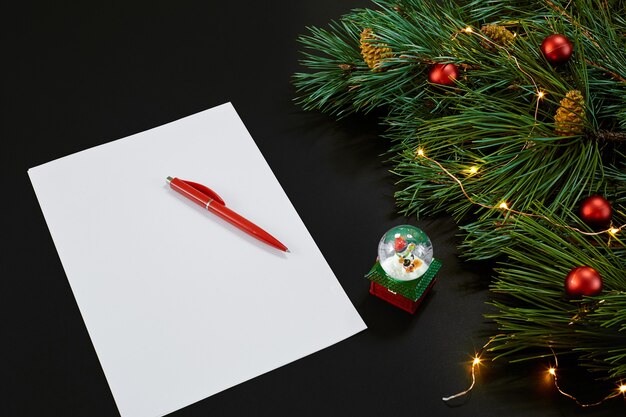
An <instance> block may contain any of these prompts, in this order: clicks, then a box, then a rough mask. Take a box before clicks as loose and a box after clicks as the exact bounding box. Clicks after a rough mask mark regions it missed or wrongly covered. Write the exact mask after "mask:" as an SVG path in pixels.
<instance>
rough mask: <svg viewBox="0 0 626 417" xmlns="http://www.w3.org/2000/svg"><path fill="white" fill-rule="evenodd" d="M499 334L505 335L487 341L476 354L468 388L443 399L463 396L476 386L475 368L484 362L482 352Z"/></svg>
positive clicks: (448, 399) (447, 399)
mask: <svg viewBox="0 0 626 417" xmlns="http://www.w3.org/2000/svg"><path fill="white" fill-rule="evenodd" d="M499 336H504V335H502V334H498V335H495V336H494V337H492V338H491V339H489V341H488V342H487V343H485V344H484V345H483V347H482V348H481V349H480V351H478V353H477V354H476V355H474V359H473V360H472V367H471V374H472V383H471V384H470V386H469V387H468V388H467V389H466V390H464V391H461V392H459V393H456V394H454V395H450V396H449V397H443V398H442V400H443V401H446V402H447V401H450V400H451V399H453V398H458V397H462V396H464V395H467V394H468V393H469V392H470V391H471V390H472V389H473V388H474V385H475V384H476V372H475V369H476V367H477V366H478V365H480V364H481V363H482V362H481V359H480V356H481V355H482V353H483V351H484V350H485V348H487V346H489V345H490V344H491V342H493V341H494V340H495V339H496V337H499Z"/></svg>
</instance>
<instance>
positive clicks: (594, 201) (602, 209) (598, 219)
mask: <svg viewBox="0 0 626 417" xmlns="http://www.w3.org/2000/svg"><path fill="white" fill-rule="evenodd" d="M579 215H580V218H581V219H582V220H583V221H584V222H585V223H587V224H588V225H589V226H590V227H592V228H594V229H604V228H606V227H609V225H610V224H611V217H612V216H613V208H612V207H611V203H609V202H608V201H607V199H606V198H604V197H602V196H601V195H592V196H591V197H587V198H585V199H584V200H583V202H582V203H580V211H579Z"/></svg>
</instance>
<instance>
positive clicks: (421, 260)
mask: <svg viewBox="0 0 626 417" xmlns="http://www.w3.org/2000/svg"><path fill="white" fill-rule="evenodd" d="M432 260H433V244H432V243H431V241H430V239H429V238H428V236H427V235H426V233H424V232H423V231H422V230H420V229H418V228H417V227H415V226H411V225H408V224H405V225H401V226H395V227H393V228H391V229H389V230H388V231H387V233H385V234H384V235H383V237H382V239H380V243H379V244H378V261H379V262H380V266H381V267H382V268H383V270H384V271H385V272H386V273H387V275H389V277H391V278H393V279H396V280H398V281H412V280H414V279H417V278H419V277H421V276H422V275H424V273H425V272H426V271H427V270H428V267H429V266H430V264H431V262H432Z"/></svg>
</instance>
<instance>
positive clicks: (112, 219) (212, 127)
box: [28, 103, 365, 417]
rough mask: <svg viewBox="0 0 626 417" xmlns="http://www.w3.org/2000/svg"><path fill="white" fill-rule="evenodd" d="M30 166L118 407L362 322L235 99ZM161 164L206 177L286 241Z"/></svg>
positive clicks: (194, 395)
mask: <svg viewBox="0 0 626 417" xmlns="http://www.w3.org/2000/svg"><path fill="white" fill-rule="evenodd" d="M28 173H29V176H30V179H31V181H32V184H33V187H34V189H35V192H36V194H37V198H38V200H39V203H40V205H41V209H42V211H43V214H44V216H45V219H46V222H47V224H48V227H49V229H50V233H51V235H52V238H53V240H54V243H55V246H56V248H57V251H58V253H59V256H60V258H61V262H62V263H63V267H64V269H65V273H66V275H67V279H68V280H69V283H70V285H71V287H72V291H73V293H74V296H75V297H76V301H77V303H78V306H79V308H80V312H81V314H82V317H83V319H84V321H85V324H86V326H87V329H88V331H89V335H90V337H91V340H92V342H93V345H94V347H95V350H96V352H97V354H98V358H99V360H100V362H101V364H102V368H103V370H104V373H105V375H106V378H107V381H108V383H109V386H110V388H111V391H112V392H113V397H114V398H115V401H116V404H117V406H118V409H119V411H120V413H121V414H122V416H124V417H126V416H128V417H143V416H161V415H164V414H167V413H170V412H173V411H175V410H177V409H179V408H182V407H184V406H186V405H189V404H191V403H194V402H196V401H198V400H201V399H203V398H205V397H207V396H210V395H212V394H215V393H217V392H220V391H222V390H224V389H226V388H229V387H232V386H233V385H236V384H239V383H241V382H243V381H246V380H248V379H250V378H254V377H255V376H258V375H260V374H263V373H265V372H268V371H270V370H272V369H275V368H277V367H279V366H282V365H285V364H287V363H289V362H291V361H294V360H296V359H299V358H302V357H303V356H306V355H308V354H310V353H313V352H315V351H317V350H320V349H323V348H325V347H327V346H330V345H332V344H334V343H337V342H339V341H341V340H342V339H345V338H347V337H349V336H351V335H353V334H355V333H357V332H359V331H361V330H363V329H365V324H364V323H363V321H362V320H361V318H360V317H359V315H358V313H357V312H356V310H355V309H354V307H353V305H352V304H351V302H350V300H349V299H348V297H347V296H346V294H345V292H344V291H343V289H342V287H341V286H340V284H339V282H338V281H337V279H336V277H335V276H334V274H333V272H332V270H331V269H330V268H329V266H328V264H327V263H326V261H325V260H324V258H323V256H322V254H321V252H320V251H319V249H318V248H317V246H316V244H315V242H314V241H313V239H312V238H311V235H310V234H309V232H308V231H307V229H306V227H305V225H304V224H303V223H302V220H301V219H300V217H299V216H298V214H297V212H296V210H295V209H294V207H293V206H292V204H291V202H290V201H289V199H288V198H287V195H286V194H285V192H284V191H283V189H282V188H281V186H280V184H279V183H278V181H277V180H276V178H275V177H274V174H273V173H272V171H271V169H270V167H269V166H268V165H267V163H266V162H265V160H264V159H263V156H262V155H261V153H260V152H259V150H258V148H257V146H256V144H255V143H254V141H253V139H252V137H251V136H250V134H249V133H248V132H247V130H246V128H245V126H244V125H243V123H242V121H241V120H240V118H239V117H238V115H237V113H236V111H235V109H234V108H233V106H232V105H231V104H230V103H228V104H224V105H221V106H218V107H215V108H213V109H210V110H206V111H203V112H201V113H197V114H195V115H192V116H189V117H186V118H184V119H181V120H178V121H175V122H172V123H169V124H166V125H164V126H160V127H158V128H155V129H151V130H148V131H145V132H142V133H139V134H136V135H132V136H129V137H126V138H124V139H120V140H116V141H113V142H110V143H107V144H105V145H101V146H97V147H94V148H91V149H88V150H85V151H82V152H79V153H76V154H73V155H70V156H66V157H64V158H60V159H57V160H55V161H52V162H49V163H47V164H44V165H41V166H38V167H35V168H31V169H30V170H29V171H28ZM167 176H172V177H179V178H182V179H187V180H191V181H195V182H199V183H202V184H204V185H207V186H209V187H211V188H212V189H213V190H214V191H216V192H217V193H218V194H220V196H221V197H222V198H223V199H224V200H225V201H226V204H227V206H229V207H230V208H231V209H233V210H234V211H236V212H238V213H239V214H241V215H243V216H244V217H246V218H248V219H249V220H251V221H252V222H254V223H256V224H258V225H259V226H261V227H262V228H264V229H265V230H267V231H268V232H270V233H271V234H272V235H274V236H275V237H276V238H278V239H279V240H280V241H281V242H283V243H284V244H285V245H286V246H287V247H289V249H290V251H291V253H286V254H285V253H282V252H280V251H278V250H276V249H274V248H272V247H270V246H268V245H265V244H263V243H261V242H259V241H257V240H256V239H254V238H252V237H250V236H248V235H247V234H245V233H244V232H242V231H240V230H239V229H236V228H235V227H233V226H231V225H230V224H228V223H226V222H224V221H223V220H221V219H219V218H218V217H217V216H215V215H213V214H211V213H209V212H208V211H206V210H205V209H203V208H201V207H199V206H196V205H195V204H194V203H192V202H191V201H189V200H187V199H185V198H184V197H182V196H181V195H179V194H178V193H176V192H174V191H173V190H171V189H169V187H168V185H167V183H166V181H165V178H166V177H167ZM303 377H304V376H303Z"/></svg>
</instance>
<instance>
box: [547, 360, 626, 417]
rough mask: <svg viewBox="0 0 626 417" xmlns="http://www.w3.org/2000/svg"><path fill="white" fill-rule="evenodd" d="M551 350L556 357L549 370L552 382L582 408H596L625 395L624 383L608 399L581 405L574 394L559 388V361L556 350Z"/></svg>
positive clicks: (560, 391)
mask: <svg viewBox="0 0 626 417" xmlns="http://www.w3.org/2000/svg"><path fill="white" fill-rule="evenodd" d="M550 350H552V355H553V356H554V366H553V367H552V366H551V367H550V368H549V369H548V374H550V375H551V376H552V380H553V381H554V386H555V387H556V389H557V390H558V391H559V393H560V394H562V395H564V396H565V397H567V398H569V399H571V400H572V401H574V402H575V403H576V404H578V405H579V406H581V407H582V408H587V407H595V406H596V405H600V404H602V403H603V402H605V401H607V400H610V399H611V398H615V397H617V396H619V395H620V394H621V395H624V393H626V385H624V384H623V383H620V385H619V386H618V387H617V389H616V390H615V391H613V392H611V393H610V394H608V395H607V396H606V397H604V398H602V399H601V400H600V401H596V402H595V403H581V402H580V401H579V400H578V398H576V397H574V396H573V395H572V394H569V393H567V392H565V391H563V390H562V389H561V387H560V386H559V377H558V375H557V372H556V370H557V368H558V366H559V359H558V358H557V357H556V353H554V349H552V348H550Z"/></svg>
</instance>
